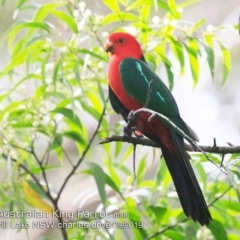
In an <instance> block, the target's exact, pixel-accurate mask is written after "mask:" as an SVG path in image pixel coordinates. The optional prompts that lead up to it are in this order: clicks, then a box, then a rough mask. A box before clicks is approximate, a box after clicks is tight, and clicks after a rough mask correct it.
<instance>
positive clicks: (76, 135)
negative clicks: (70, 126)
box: [62, 131, 87, 146]
mask: <svg viewBox="0 0 240 240" xmlns="http://www.w3.org/2000/svg"><path fill="white" fill-rule="evenodd" d="M62 136H65V137H67V138H69V139H72V140H73V141H75V142H76V143H79V144H82V145H84V146H85V145H86V144H87V143H86V140H85V139H84V138H83V137H82V136H81V135H80V134H79V133H78V132H75V131H66V132H64V133H62Z"/></svg>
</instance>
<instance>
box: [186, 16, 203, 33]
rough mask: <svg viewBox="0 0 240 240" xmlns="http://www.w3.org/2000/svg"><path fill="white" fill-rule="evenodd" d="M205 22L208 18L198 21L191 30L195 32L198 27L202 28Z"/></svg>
mask: <svg viewBox="0 0 240 240" xmlns="http://www.w3.org/2000/svg"><path fill="white" fill-rule="evenodd" d="M204 23H206V19H200V20H198V21H197V22H196V23H194V24H193V25H192V27H191V28H190V32H191V33H193V32H195V31H196V30H197V29H198V28H200V27H201V26H202V25H203V24H204Z"/></svg>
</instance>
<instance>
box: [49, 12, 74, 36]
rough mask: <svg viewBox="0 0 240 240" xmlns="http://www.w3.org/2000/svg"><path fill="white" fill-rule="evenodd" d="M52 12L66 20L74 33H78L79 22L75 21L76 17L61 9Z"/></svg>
mask: <svg viewBox="0 0 240 240" xmlns="http://www.w3.org/2000/svg"><path fill="white" fill-rule="evenodd" d="M50 13H51V14H52V15H54V16H56V17H58V18H59V19H61V20H62V21H63V22H65V23H66V24H67V25H68V27H70V29H72V31H73V32H74V33H78V28H77V24H76V22H75V21H74V18H72V17H70V16H69V15H67V14H66V13H64V12H62V11H59V10H52V11H51V12H50Z"/></svg>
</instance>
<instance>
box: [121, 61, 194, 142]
mask: <svg viewBox="0 0 240 240" xmlns="http://www.w3.org/2000/svg"><path fill="white" fill-rule="evenodd" d="M120 74H121V79H122V84H123V87H124V89H125V90H126V92H127V94H128V95H129V96H130V97H132V98H136V99H138V101H140V102H141V103H142V104H143V105H144V104H145V102H146V98H147V93H148V88H149V83H150V81H153V84H152V91H151V95H150V100H149V104H148V106H147V108H149V109H151V110H153V111H155V112H158V113H161V114H163V115H164V116H166V117H167V118H169V119H170V120H171V121H172V122H173V123H174V124H175V125H176V126H178V127H179V128H180V129H181V130H182V131H184V132H185V134H187V135H188V136H189V137H191V138H192V139H194V140H196V141H198V137H197V135H196V134H195V133H194V132H193V130H192V129H191V128H190V127H188V126H187V124H186V123H185V122H184V121H183V120H182V119H181V117H180V115H179V110H178V107H177V104H176V102H175V99H174V98H173V96H172V94H171V92H170V91H169V89H168V88H167V86H166V85H165V84H164V83H163V82H162V80H161V79H160V78H159V77H158V76H157V75H156V74H155V73H154V72H153V71H152V70H151V69H150V68H149V67H148V65H147V64H145V63H144V62H143V61H141V60H137V59H134V58H126V59H124V60H123V61H122V62H121V64H120ZM161 121H163V122H164V123H165V124H166V125H168V126H169V127H170V128H171V126H170V125H169V123H168V122H167V121H164V120H161ZM173 130H174V129H173ZM177 133H178V132H177Z"/></svg>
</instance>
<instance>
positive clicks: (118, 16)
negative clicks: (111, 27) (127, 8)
mask: <svg viewBox="0 0 240 240" xmlns="http://www.w3.org/2000/svg"><path fill="white" fill-rule="evenodd" d="M125 21H140V19H139V17H138V16H137V15H135V14H133V13H128V12H119V13H110V14H108V15H107V16H106V17H105V18H104V19H103V20H102V22H101V25H107V24H109V23H113V22H125Z"/></svg>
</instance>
